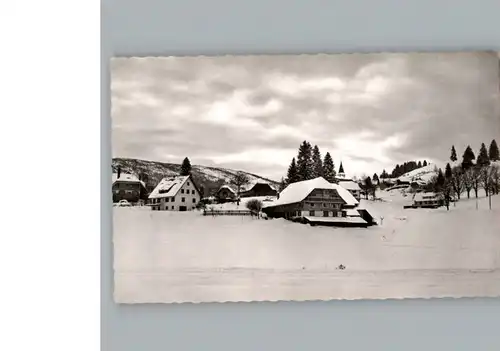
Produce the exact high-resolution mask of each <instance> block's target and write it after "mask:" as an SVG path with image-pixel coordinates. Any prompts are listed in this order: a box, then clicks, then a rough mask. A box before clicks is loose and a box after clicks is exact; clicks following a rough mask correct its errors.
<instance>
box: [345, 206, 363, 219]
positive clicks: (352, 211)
mask: <svg viewBox="0 0 500 351" xmlns="http://www.w3.org/2000/svg"><path fill="white" fill-rule="evenodd" d="M345 212H346V213H345V214H346V216H349V217H359V216H361V215H360V214H359V212H358V210H357V209H354V208H353V209H348V210H346V211H345Z"/></svg>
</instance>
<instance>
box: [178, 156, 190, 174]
mask: <svg viewBox="0 0 500 351" xmlns="http://www.w3.org/2000/svg"><path fill="white" fill-rule="evenodd" d="M190 174H191V162H190V161H189V158H187V157H186V158H185V159H184V160H183V161H182V165H181V172H180V175H181V176H187V175H190Z"/></svg>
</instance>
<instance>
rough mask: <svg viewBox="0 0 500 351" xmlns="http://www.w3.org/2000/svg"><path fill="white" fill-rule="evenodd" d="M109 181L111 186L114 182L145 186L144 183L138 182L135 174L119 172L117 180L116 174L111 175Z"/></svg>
mask: <svg viewBox="0 0 500 351" xmlns="http://www.w3.org/2000/svg"><path fill="white" fill-rule="evenodd" d="M111 179H112V181H111V184H114V183H115V182H129V183H141V184H142V185H144V186H146V185H145V184H144V182H143V181H142V180H139V178H138V177H137V176H136V175H135V174H130V173H123V172H121V173H120V178H118V173H113V174H112V177H111Z"/></svg>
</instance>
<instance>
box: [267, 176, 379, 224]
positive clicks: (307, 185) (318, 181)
mask: <svg viewBox="0 0 500 351" xmlns="http://www.w3.org/2000/svg"><path fill="white" fill-rule="evenodd" d="M358 205H359V201H358V200H356V198H355V197H354V196H353V195H352V194H351V193H350V192H349V191H347V190H346V189H344V188H343V187H342V186H340V185H338V184H333V183H330V182H328V181H327V180H325V179H324V178H322V177H318V178H315V179H311V180H305V181H301V182H296V183H292V184H290V185H288V186H287V187H286V188H285V189H284V190H283V191H282V192H281V193H280V194H279V199H277V200H275V201H273V202H271V203H267V204H265V205H264V207H263V209H262V211H263V212H264V213H265V214H266V215H267V217H269V218H285V219H290V220H293V221H299V222H302V223H310V224H311V225H316V224H321V225H334V226H344V227H347V226H349V227H367V226H369V225H373V224H376V221H375V218H374V217H373V215H372V214H371V213H370V212H369V211H368V210H366V209H364V208H359V206H358Z"/></svg>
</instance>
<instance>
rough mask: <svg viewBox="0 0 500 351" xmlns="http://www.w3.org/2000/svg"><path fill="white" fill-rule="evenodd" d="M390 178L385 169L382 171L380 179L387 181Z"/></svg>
mask: <svg viewBox="0 0 500 351" xmlns="http://www.w3.org/2000/svg"><path fill="white" fill-rule="evenodd" d="M387 178H389V174H387V172H386V171H385V169H384V170H383V171H382V174H381V175H380V179H387Z"/></svg>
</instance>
